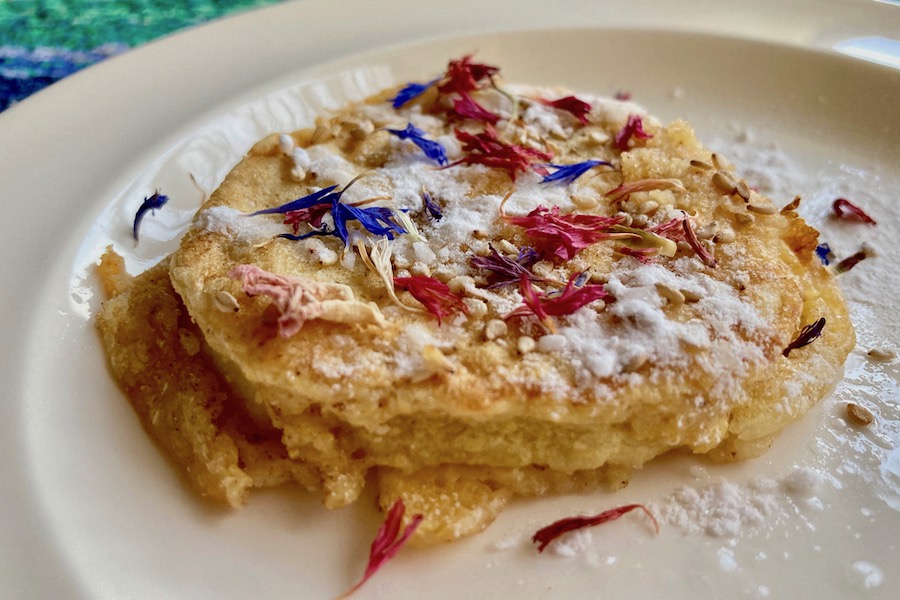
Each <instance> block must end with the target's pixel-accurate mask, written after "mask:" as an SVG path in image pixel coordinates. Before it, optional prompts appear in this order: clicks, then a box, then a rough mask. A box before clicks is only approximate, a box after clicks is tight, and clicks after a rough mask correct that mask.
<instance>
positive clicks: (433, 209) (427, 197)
mask: <svg viewBox="0 0 900 600" xmlns="http://www.w3.org/2000/svg"><path fill="white" fill-rule="evenodd" d="M422 203H423V204H424V205H425V210H427V211H428V214H429V215H431V218H432V219H434V220H435V221H439V220H440V219H441V217H443V216H444V214H443V213H442V212H441V207H440V206H438V205H437V204H435V203H434V200H432V198H431V194H429V193H428V192H427V191H426V190H425V189H424V188H423V189H422Z"/></svg>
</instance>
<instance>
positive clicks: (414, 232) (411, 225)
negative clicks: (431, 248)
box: [391, 208, 427, 242]
mask: <svg viewBox="0 0 900 600" xmlns="http://www.w3.org/2000/svg"><path fill="white" fill-rule="evenodd" d="M391 214H393V215H394V220H395V221H397V222H398V223H399V224H400V227H402V228H403V229H405V230H406V235H408V236H409V237H410V238H411V239H413V240H415V241H417V242H425V241H427V240H426V239H425V238H424V237H422V234H421V233H419V228H418V227H416V224H415V222H414V221H413V220H412V218H411V217H410V216H409V213H408V212H406V210H400V209H398V208H395V209H394V210H392V211H391Z"/></svg>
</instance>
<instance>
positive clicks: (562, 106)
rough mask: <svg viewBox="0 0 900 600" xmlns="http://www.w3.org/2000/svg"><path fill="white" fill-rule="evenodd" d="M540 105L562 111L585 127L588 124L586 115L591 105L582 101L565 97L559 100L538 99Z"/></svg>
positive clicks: (573, 97) (572, 97)
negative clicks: (569, 114)
mask: <svg viewBox="0 0 900 600" xmlns="http://www.w3.org/2000/svg"><path fill="white" fill-rule="evenodd" d="M540 102H541V104H545V105H547V106H552V107H553V108H556V109H559V110H564V111H566V112H568V113H571V114H572V115H573V116H574V117H575V118H576V119H578V120H579V121H580V122H582V123H584V124H585V125H587V124H588V123H589V120H588V115H589V114H590V112H591V105H590V104H588V103H587V102H585V101H584V100H579V99H578V98H576V97H575V96H566V97H565V98H560V99H559V100H545V99H543V98H541V99H540Z"/></svg>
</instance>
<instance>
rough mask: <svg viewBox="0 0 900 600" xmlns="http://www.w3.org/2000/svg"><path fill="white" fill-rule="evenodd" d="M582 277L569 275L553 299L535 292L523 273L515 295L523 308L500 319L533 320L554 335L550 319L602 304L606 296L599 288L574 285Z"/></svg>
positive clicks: (554, 326) (518, 308)
mask: <svg viewBox="0 0 900 600" xmlns="http://www.w3.org/2000/svg"><path fill="white" fill-rule="evenodd" d="M582 275H583V274H582V273H573V274H572V275H571V276H570V277H569V281H568V282H567V283H566V287H565V288H564V289H563V290H562V291H561V292H559V293H557V294H555V295H552V296H551V295H548V294H545V293H544V292H541V291H539V290H536V289H535V288H534V286H533V285H531V279H530V278H529V277H528V274H527V273H523V274H522V275H521V276H520V278H519V291H520V292H521V294H522V299H523V302H524V304H523V305H522V306H519V307H517V308H515V309H514V310H513V311H512V312H510V313H509V314H507V315H506V316H505V317H504V319H512V318H517V317H519V318H522V317H530V316H533V317H536V318H537V319H538V321H540V322H541V323H542V324H543V325H544V326H545V327H546V328H547V329H549V330H550V331H551V332H554V333H555V332H556V324H555V323H554V321H553V319H551V317H560V316H563V315H570V314H572V313H573V312H575V311H576V310H578V309H579V308H581V307H582V306H585V305H586V304H590V303H591V302H593V301H594V300H606V299H607V298H611V296H610V294H609V293H608V292H607V291H606V289H604V287H603V286H602V285H593V284H590V285H577V283H578V281H579V280H581V281H582V283H583V279H581V276H582Z"/></svg>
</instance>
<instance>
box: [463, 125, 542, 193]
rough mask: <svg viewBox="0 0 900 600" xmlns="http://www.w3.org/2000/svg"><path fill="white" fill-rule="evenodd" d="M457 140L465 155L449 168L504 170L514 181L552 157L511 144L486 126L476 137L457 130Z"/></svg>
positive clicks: (533, 149) (489, 126)
mask: <svg viewBox="0 0 900 600" xmlns="http://www.w3.org/2000/svg"><path fill="white" fill-rule="evenodd" d="M456 138H457V139H458V140H459V141H460V142H462V143H463V147H462V150H463V152H465V153H466V156H465V157H464V158H462V159H460V160H458V161H456V162H455V163H452V164H451V165H450V166H451V167H452V166H454V165H458V164H468V165H476V164H477V165H485V166H486V167H492V168H495V169H503V170H504V171H506V172H507V173H509V177H510V179H512V180H513V181H515V179H516V175H517V174H518V173H520V172H522V173H524V172H526V171H527V170H528V167H529V166H530V165H531V164H532V163H535V162H548V161H550V160H552V159H553V155H552V154H550V153H548V152H543V151H541V150H536V149H535V148H527V147H524V146H517V145H515V144H508V143H506V142H504V141H502V140H501V139H500V138H499V137H497V130H496V129H494V127H493V126H491V125H486V126H485V128H484V131H483V132H482V133H478V134H473V133H468V132H466V131H461V130H459V129H457V130H456Z"/></svg>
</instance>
